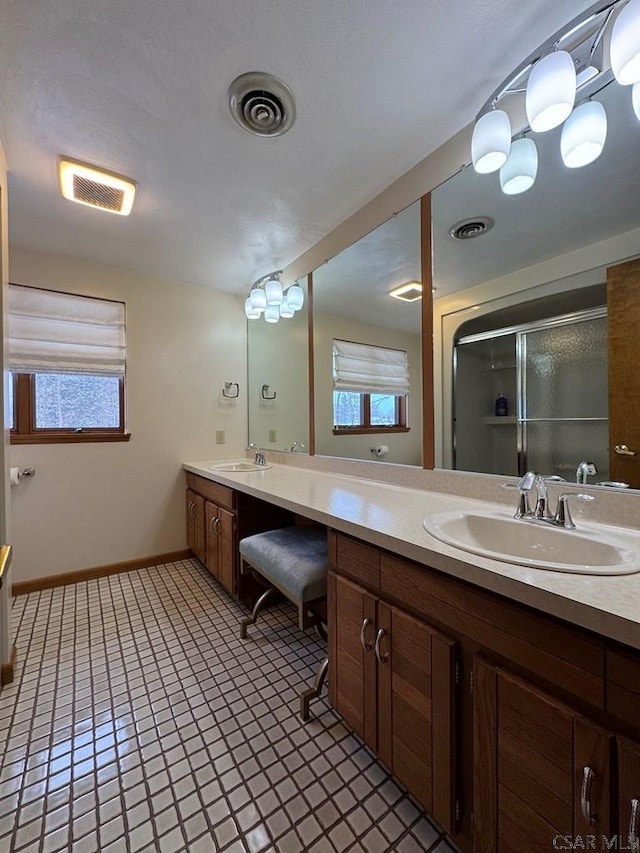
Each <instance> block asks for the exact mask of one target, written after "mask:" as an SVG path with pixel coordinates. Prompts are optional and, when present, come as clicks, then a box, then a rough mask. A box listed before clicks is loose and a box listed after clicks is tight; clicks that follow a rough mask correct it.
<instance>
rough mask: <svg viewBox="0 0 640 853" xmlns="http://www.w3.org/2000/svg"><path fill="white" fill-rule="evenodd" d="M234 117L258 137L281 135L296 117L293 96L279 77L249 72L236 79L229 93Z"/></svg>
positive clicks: (230, 106) (230, 107)
mask: <svg viewBox="0 0 640 853" xmlns="http://www.w3.org/2000/svg"><path fill="white" fill-rule="evenodd" d="M227 99H228V102H229V109H230V110H231V115H232V116H233V117H234V119H235V120H236V121H237V122H238V124H239V125H240V127H243V128H244V129H245V130H248V131H249V133H253V134H255V135H256V136H282V134H283V133H286V132H287V131H288V130H289V128H290V127H291V125H292V124H293V122H294V121H295V118H296V105H295V101H294V100H293V94H292V92H291V90H290V89H289V87H288V86H286V85H285V84H284V83H283V82H282V81H281V80H278V78H277V77H272V76H271V75H270V74H263V73H262V72H260V71H250V72H249V73H248V74H241V75H240V77H236V79H235V80H234V81H233V83H232V84H231V85H230V86H229V91H228V92H227Z"/></svg>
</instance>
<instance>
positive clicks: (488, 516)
mask: <svg viewBox="0 0 640 853" xmlns="http://www.w3.org/2000/svg"><path fill="white" fill-rule="evenodd" d="M423 526H424V528H425V530H426V531H427V533H430V534H431V535H432V536H434V537H435V538H436V539H439V540H440V541H441V542H445V543H446V544H447V545H453V546H454V547H455V548H461V549H462V550H463V551H470V552H471V553H472V554H479V555H481V556H483V557H488V558H490V559H492V560H500V561H501V562H507V563H513V564H516V565H520V566H531V567H532V568H538V569H550V570H552V571H556V572H575V573H578V574H594V575H626V574H632V573H634V572H638V571H640V536H638V535H637V534H634V533H633V532H632V531H629V532H627V531H626V530H622V529H620V528H615V529H614V528H612V529H611V531H614V530H615V533H614V532H610V530H603V529H602V526H600V525H591V526H590V527H589V528H586V529H584V530H565V529H563V528H560V527H553V526H552V525H550V524H549V525H546V524H540V523H537V524H536V523H532V522H530V521H524V520H522V519H514V518H511V517H510V516H509V515H501V514H499V513H498V512H497V513H491V512H482V511H477V512H476V511H471V512H442V513H436V514H434V515H430V516H428V517H427V518H425V519H424V521H423Z"/></svg>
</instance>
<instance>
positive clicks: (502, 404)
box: [495, 392, 509, 418]
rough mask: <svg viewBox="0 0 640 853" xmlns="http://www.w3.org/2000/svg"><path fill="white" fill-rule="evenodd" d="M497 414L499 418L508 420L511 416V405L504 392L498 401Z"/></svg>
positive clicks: (499, 395)
mask: <svg viewBox="0 0 640 853" xmlns="http://www.w3.org/2000/svg"><path fill="white" fill-rule="evenodd" d="M495 413H496V417H497V418H506V417H507V415H508V414H509V403H508V402H507V398H506V397H505V396H504V394H503V393H502V392H500V393H499V394H498V397H497V399H496V408H495Z"/></svg>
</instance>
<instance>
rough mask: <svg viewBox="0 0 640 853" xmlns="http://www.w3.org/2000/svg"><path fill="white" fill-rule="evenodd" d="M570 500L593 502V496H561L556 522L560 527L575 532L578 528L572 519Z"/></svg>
mask: <svg viewBox="0 0 640 853" xmlns="http://www.w3.org/2000/svg"><path fill="white" fill-rule="evenodd" d="M569 498H573V499H575V500H577V501H592V500H593V495H582V494H578V495H576V494H573V493H571V492H569V493H566V494H562V495H560V496H559V498H558V509H557V510H556V514H555V518H554V522H555V524H557V525H558V527H564V528H565V530H575V528H576V526H575V524H574V522H573V519H572V518H571V510H570V509H569Z"/></svg>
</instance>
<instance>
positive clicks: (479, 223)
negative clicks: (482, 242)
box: [449, 216, 495, 240]
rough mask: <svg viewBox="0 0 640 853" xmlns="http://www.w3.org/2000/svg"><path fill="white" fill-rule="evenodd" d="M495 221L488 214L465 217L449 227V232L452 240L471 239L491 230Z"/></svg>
mask: <svg viewBox="0 0 640 853" xmlns="http://www.w3.org/2000/svg"><path fill="white" fill-rule="evenodd" d="M494 225H495V222H494V221H493V219H491V218H490V217H489V216H474V217H473V218H472V219H465V220H463V221H462V222H456V224H455V225H454V226H453V227H452V228H450V229H449V234H450V235H451V236H452V237H453V238H454V240H473V238H474V237H480V236H481V235H482V234H486V233H487V231H491V229H492V228H493V226H494Z"/></svg>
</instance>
